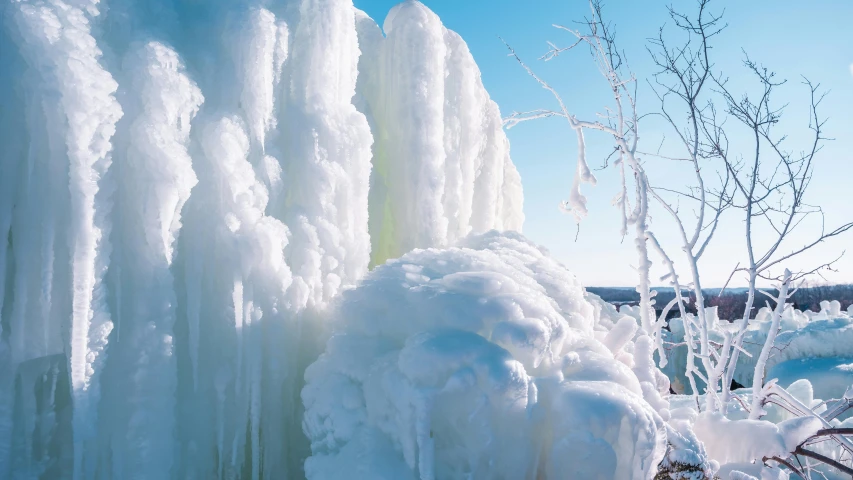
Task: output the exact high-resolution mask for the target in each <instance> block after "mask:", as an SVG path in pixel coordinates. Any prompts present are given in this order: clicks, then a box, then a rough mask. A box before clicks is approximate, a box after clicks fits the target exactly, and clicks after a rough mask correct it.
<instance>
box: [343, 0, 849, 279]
mask: <svg viewBox="0 0 853 480" xmlns="http://www.w3.org/2000/svg"><path fill="white" fill-rule="evenodd" d="M354 1H355V5H356V7H358V8H360V9H362V10H364V11H366V12H367V13H368V14H369V15H370V16H371V17H373V18H374V19H376V20H377V22H378V23H379V24H380V25H381V24H382V21H383V20H384V18H385V14H386V13H387V12H388V10H389V9H390V8H391V7H392V6H393V5H394V4H396V3H397V1H396V0H354ZM423 3H425V4H426V5H427V6H428V7H429V8H431V9H432V10H433V11H435V12H436V13H437V14H438V15H439V17H441V19H442V21H443V22H444V24H445V26H447V27H448V28H449V29H451V30H454V31H456V32H458V33H459V34H460V35H462V37H463V38H464V39H465V41H466V42H467V43H468V46H469V48H470V49H471V52H472V54H473V55H474V58H475V60H476V61H477V63H478V64H479V66H480V70H481V71H482V77H483V83H484V84H485V86H486V89H487V90H488V91H489V94H490V95H491V97H492V99H494V100H495V101H496V102H497V103H498V105H499V106H500V108H501V112H502V114H504V115H506V114H508V113H511V112H512V111H514V110H518V111H525V110H532V109H536V108H554V103H553V100H552V98H551V97H550V96H549V94H548V93H547V92H545V91H544V90H542V89H541V88H539V87H538V85H536V84H535V83H534V82H533V80H532V79H531V78H529V77H528V76H527V75H526V74H525V73H524V71H523V70H521V68H520V67H519V66H518V64H517V63H515V61H514V60H512V59H510V58H508V57H507V56H506V53H507V52H506V49H505V47H504V46H503V44H502V43H501V42H500V40H499V39H498V36H501V37H503V38H504V39H505V40H506V41H507V42H509V43H510V44H511V45H512V46H513V47H514V48H515V49H516V50H517V51H518V53H519V54H520V55H521V56H522V57H523V58H524V59H525V60H527V61H528V63H529V64H531V66H533V67H534V69H535V70H536V71H537V73H539V74H540V76H542V77H544V78H545V79H546V80H547V81H549V82H550V83H551V84H552V85H554V86H555V87H557V88H558V90H559V91H560V92H561V93H562V94H563V96H564V98H565V100H566V101H567V103H568V104H569V105H570V108H571V109H572V110H573V111H574V112H576V114H577V115H578V116H579V117H581V118H584V117H586V118H590V117H593V116H594V114H595V113H596V112H600V111H602V110H603V107H604V106H605V105H606V104H607V101H608V91H607V89H606V88H605V84H604V83H603V82H604V81H603V79H602V78H601V77H600V76H599V75H598V72H597V70H596V68H595V67H594V65H593V64H592V63H591V60H590V58H589V56H588V55H587V54H586V51H584V50H579V51H577V52H570V53H568V54H566V55H563V56H561V57H560V58H559V59H557V60H554V61H551V62H548V63H547V64H546V63H543V62H538V61H536V58H538V57H539V56H540V55H541V54H543V53H544V52H545V51H546V48H547V47H546V43H545V42H546V41H549V40H550V41H553V42H555V43H557V44H558V45H565V44H567V43H568V42H569V41H570V39H569V38H567V36H566V35H564V34H561V33H560V32H559V31H556V30H554V29H553V28H552V27H551V24H552V23H563V24H569V23H571V22H572V21H573V20H580V19H582V18H583V17H584V15H585V14H587V12H588V6H587V2H586V1H584V0H559V1H558V0H531V1H519V0H515V1H511V0H424V1H423ZM668 3H669V2H667V1H663V0H661V1H658V0H643V1H630V0H610V1H609V2H607V3H606V11H605V14H606V16H607V18H608V19H609V20H610V21H611V22H613V24H614V25H615V27H616V30H617V32H618V34H617V39H618V41H620V43H621V47H622V48H623V49H625V50H626V51H627V54H628V59H629V62H630V64H631V68H632V70H633V71H634V72H635V73H636V75H637V77H638V78H640V79H641V80H644V79H645V78H647V77H648V76H649V75H650V74H651V73H652V71H653V69H652V66H651V63H650V61H649V57H648V54H647V53H646V51H645V46H646V39H647V38H648V37H650V36H653V35H656V33H657V29H658V27H659V26H660V25H661V24H663V23H664V22H666V21H667V20H668V16H667V12H666V5H667V4H668ZM673 4H674V6H675V7H676V9H679V10H681V11H693V10H692V9H693V7H694V2H693V1H692V0H676V1H674V2H673ZM723 9H725V14H726V15H725V18H726V21H727V23H728V24H729V27H728V28H727V30H726V31H725V32H724V34H723V35H722V36H721V37H719V38H718V39H717V40H716V42H715V44H714V45H715V50H714V58H715V61H716V63H717V65H718V67H719V68H720V69H721V70H722V71H723V72H724V73H726V74H727V75H728V76H729V77H730V79H731V88H732V90H733V91H742V90H745V89H749V88H750V87H751V86H754V83H752V82H751V80H752V79H751V78H750V77H749V76H748V75H747V74H746V72H745V70H744V69H743V67H742V65H741V60H742V59H743V55H742V53H741V48H743V49H744V50H746V51H747V52H748V53H749V55H750V57H752V58H753V59H755V60H758V61H760V62H761V63H763V64H764V65H766V66H767V67H769V68H771V69H772V70H774V71H776V72H778V74H779V76H781V77H783V78H787V79H789V82H788V84H787V85H786V86H784V87H783V88H782V89H780V90H779V94H778V96H777V98H778V99H779V100H780V102H787V103H789V104H790V106H789V107H788V114H787V116H788V118H789V122H790V127H791V128H790V131H791V139H790V141H791V146H792V147H795V146H796V145H797V143H796V142H797V141H802V140H805V139H806V138H805V137H803V136H801V135H800V133H801V132H803V131H804V128H805V127H806V125H807V123H806V122H807V110H806V109H807V107H808V104H807V97H805V94H806V90H805V87H803V86H802V85H801V84H800V83H799V81H800V75H806V76H808V77H809V78H810V79H811V80H812V81H815V82H820V83H821V85H822V87H823V88H825V89H828V90H830V94H829V96H828V97H827V100H826V101H825V103H824V105H823V109H822V113H823V114H824V115H825V116H827V117H829V123H828V125H827V127H826V128H827V132H828V133H827V135H828V136H830V137H834V138H835V139H836V140H835V141H833V142H830V143H829V144H828V145H827V146H826V148H825V149H824V151H823V152H822V154H821V156H820V158H819V164H818V166H817V169H816V173H815V176H814V179H813V182H812V187H811V190H810V193H809V200H810V201H811V202H812V203H814V204H819V205H822V206H823V208H824V210H825V211H826V214H827V224H828V225H834V224H837V223H840V222H842V221H844V220H845V219H846V220H849V219H851V218H853V193H851V188H850V186H851V184H853V149H851V148H849V146H848V145H849V141H850V138H851V137H853V113H851V112H853V27H851V25H850V20H851V19H853V1H850V0H810V1H808V2H805V1H802V0H750V1H743V0H741V1H734V0H716V1H714V2H712V3H711V11H714V12H720V11H721V10H723ZM639 103H640V110H641V113H642V112H643V111H646V112H648V111H653V110H654V109H655V108H656V107H657V100H656V99H654V98H653V97H652V96H651V92H649V91H642V90H641V92H640V98H639ZM661 134H662V132H661V131H654V130H649V129H647V130H646V131H645V132H644V134H643V141H645V142H647V143H646V144H645V148H646V149H647V150H652V151H654V150H655V149H656V148H657V146H658V144H659V143H660V141H661ZM508 136H509V139H510V142H511V144H512V158H513V160H514V162H515V164H516V165H517V167H518V169H519V171H520V173H521V177H522V182H523V184H524V188H525V206H524V210H525V214H526V222H525V226H524V233H525V234H526V235H527V236H528V237H530V238H531V239H533V240H534V241H536V242H538V243H540V244H542V245H544V246H546V247H547V248H549V249H550V250H551V252H552V253H553V254H554V255H555V256H556V257H557V258H558V259H559V260H561V261H562V262H563V263H565V264H566V265H567V266H568V267H569V268H570V269H571V270H572V271H574V272H575V273H576V274H577V275H578V276H579V277H580V278H581V280H582V281H583V282H584V283H585V284H587V285H613V286H633V285H634V284H635V283H636V275H635V273H634V270H633V267H632V266H633V265H635V264H636V263H635V254H634V250H633V247H632V242H631V241H630V238H626V239H625V241H624V242H623V241H622V239H621V237H620V236H619V220H618V213H617V211H616V209H615V208H614V207H612V206H611V199H612V198H613V196H614V195H615V193H616V192H617V178H616V175H615V172H614V171H611V170H606V171H600V172H596V175H597V176H598V180H599V183H598V186H596V187H589V186H586V188H585V193H586V194H587V197H588V199H589V204H588V206H589V216H588V217H587V219H586V220H584V221H583V223H582V224H581V229H580V234H579V235H578V238H577V241H575V240H574V237H575V232H576V226H575V222H574V220H573V219H572V218H571V217H570V216H568V215H566V214H564V213H562V212H560V210H559V208H558V205H559V202H560V201H561V200H564V199H566V198H567V197H568V191H569V187H570V185H571V181H572V177H573V174H574V165H575V153H576V142H575V137H574V134H573V133H572V132H571V131H570V130H569V129H568V127H567V125H566V124H565V122H564V121H562V120H560V119H551V120H542V121H536V122H528V123H525V124H521V125H519V126H517V127H515V128H513V129H511V130H509V132H508ZM668 138H672V136H671V135H669V136H668ZM587 142H588V144H590V145H591V149H590V152H589V154H590V163H591V165H592V166H593V167H596V166H597V165H599V164H600V162H601V159H603V155H602V153H603V152H605V151H606V149H607V148H609V146H610V142H609V139H608V138H606V137H604V136H601V135H595V134H588V135H587ZM735 147H738V142H737V141H736V142H735ZM740 148H744V149H745V148H746V144H745V143H742V144H740ZM662 162H663V161H657V160H649V163H648V165H647V169H648V170H649V171H650V176H651V177H652V181H653V182H656V181H657V183H658V184H660V183H661V182H664V181H665V182H667V183H671V184H676V185H677V184H679V183H682V184H684V183H685V182H687V181H688V180H689V179H690V176H689V172H681V171H678V170H677V169H673V166H672V165H670V164H666V163H662ZM663 217H664V214H663V213H662V212H655V213H654V219H653V229H654V230H655V232H656V233H657V234H658V236H659V237H670V238H672V237H673V235H672V234H673V233H674V230H672V229H671V225H668V224H667V222H666V221H665V220H664V218H663ZM722 225H723V229H722V231H721V232H720V234H719V235H718V237H717V239H716V242H715V244H714V245H713V247H712V248H711V249H710V250H709V251H708V252H707V253H706V255H705V257H704V259H703V261H702V263H701V264H700V268H701V269H702V271H703V282H704V283H705V286H708V287H712V286H721V284H722V283H723V282H724V281H725V280H726V278H727V277H728V275H729V272H730V271H731V269H732V268H733V267H734V265H735V263H736V262H737V261H738V260H741V259H743V258H745V250H744V246H743V240H742V238H743V222H742V220H741V218H740V214H739V213H735V212H732V213H730V214H729V215H728V216H727V218H725V219H724V223H723V224H722ZM818 226H819V225H818V224H816V223H812V224H811V225H808V226H804V227H803V228H802V229H801V234H802V235H801V236H799V237H795V238H793V239H792V241H791V243H790V244H789V247H790V248H794V247H797V246H798V245H799V244H801V243H802V242H805V241H806V240H807V239H808V238H809V236H810V234H813V233H814V228H817V227H818ZM665 246H666V245H665ZM849 247H853V234H848V235H846V236H844V237H842V238H838V239H836V240H834V241H831V242H827V243H825V244H823V245H822V246H820V247H819V248H818V249H816V250H815V251H814V252H813V254H811V255H809V256H808V257H804V258H803V259H802V260H801V261H800V262H797V263H793V264H791V265H790V267H791V268H792V269H797V268H803V267H806V266H808V265H810V264H814V263H815V262H818V261H820V260H828V259H830V258H834V256H835V255H837V254H838V253H840V252H841V251H842V250H844V249H845V248H846V249H848V250H849V251H848V255H846V256H845V257H844V259H842V261H840V262H839V263H838V264H837V268H838V270H839V271H838V273H836V274H828V275H827V279H828V280H830V281H834V282H853V248H849ZM668 249H669V250H670V251H671V252H672V255H673V258H674V259H675V260H676V263H677V264H679V263H681V264H683V262H681V261H680V258H679V256H678V254H679V251H678V250H677V246H676V245H675V244H674V243H671V242H670V243H669V248H668ZM654 260H655V264H656V265H655V268H656V270H653V276H654V277H655V278H656V277H658V276H659V274H662V273H663V272H662V271H661V270H660V262H659V261H657V259H656V258H654ZM816 280H819V279H816ZM733 283H741V282H738V280H737V278H736V279H735V280H734V281H733Z"/></svg>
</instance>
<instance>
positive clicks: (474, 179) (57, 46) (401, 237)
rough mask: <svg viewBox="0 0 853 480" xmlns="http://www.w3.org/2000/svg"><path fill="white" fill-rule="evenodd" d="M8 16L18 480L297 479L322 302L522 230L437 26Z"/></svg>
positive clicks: (5, 103)
mask: <svg viewBox="0 0 853 480" xmlns="http://www.w3.org/2000/svg"><path fill="white" fill-rule="evenodd" d="M0 19H2V25H0V65H2V68H0V95H2V97H0V98H2V108H0V141H2V150H0V477H2V478H15V479H18V478H21V479H30V478H73V479H90V478H104V479H108V478H114V479H119V478H121V479H132V478H140V479H165V478H180V479H210V478H244V479H249V478H252V479H260V478H275V479H282V478H301V477H302V476H303V473H302V463H303V461H304V459H305V458H306V457H307V456H308V455H309V453H310V451H309V440H308V439H307V438H306V436H305V434H304V433H303V428H302V416H303V406H302V401H301V399H300V391H301V389H302V387H303V383H304V380H303V375H304V371H305V368H306V366H307V365H308V364H310V363H311V362H313V361H314V360H316V358H317V356H318V355H319V353H320V351H321V349H322V348H323V345H324V343H325V341H326V339H327V336H328V334H327V331H326V330H327V328H326V325H325V324H326V318H327V314H326V311H327V307H328V306H329V305H330V302H332V300H334V299H336V298H338V297H339V295H340V293H341V292H342V291H345V290H347V289H348V288H349V287H351V286H352V285H354V284H355V283H356V282H357V281H359V280H360V279H361V278H362V277H364V276H365V275H366V274H367V272H368V268H369V267H372V266H373V265H379V264H382V263H384V262H385V260H387V259H391V258H396V257H399V256H400V255H402V254H404V253H406V252H408V251H410V250H411V249H413V248H417V247H433V246H447V245H451V244H454V243H455V242H457V241H458V240H460V239H461V238H463V237H465V236H466V235H468V234H469V233H482V232H485V231H488V230H491V229H498V230H520V228H521V224H522V222H523V215H522V211H521V203H522V193H521V182H520V179H519V176H518V173H517V171H516V170H515V167H514V166H513V164H512V162H511V160H510V158H509V145H508V142H507V139H506V137H505V135H504V133H503V131H502V130H501V120H500V114H499V112H498V109H497V106H496V104H495V103H494V102H492V101H491V100H490V99H489V97H488V94H487V93H486V92H485V90H484V88H483V85H482V83H481V81H480V78H479V71H478V69H477V66H476V64H475V63H474V60H473V58H472V57H471V54H470V52H469V51H468V49H467V47H466V45H465V43H464V42H463V41H462V39H461V38H460V37H459V36H458V35H456V34H455V33H453V32H451V31H449V30H447V29H446V28H444V27H443V26H442V24H441V22H440V21H439V19H438V17H436V16H435V15H434V14H433V13H432V12H430V11H429V10H428V9H427V8H426V7H424V6H423V5H421V4H420V3H417V2H414V1H409V2H406V3H404V4H402V5H399V6H397V7H395V8H394V9H393V10H392V11H391V13H390V14H389V16H388V18H387V19H386V21H385V24H384V34H383V32H382V31H381V30H380V29H379V27H378V26H377V25H376V24H375V23H374V22H373V20H371V19H369V18H367V17H366V16H365V15H364V14H363V13H362V12H360V11H357V10H356V9H354V8H353V5H352V3H351V0H277V1H261V0H257V1H252V0H240V1H236V0H235V1H230V2H225V1H222V2H197V1H189V0H147V1H142V0H136V1H132V0H105V1H102V2H99V1H98V0H5V1H3V3H2V6H0ZM412 49H417V50H418V51H420V52H423V55H417V56H412V55H409V54H408V53H407V52H409V51H411V50H412Z"/></svg>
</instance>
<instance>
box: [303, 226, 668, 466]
mask: <svg viewBox="0 0 853 480" xmlns="http://www.w3.org/2000/svg"><path fill="white" fill-rule="evenodd" d="M331 322H332V328H334V329H335V334H334V335H333V336H332V337H331V338H330V339H329V341H328V343H327V346H326V351H325V353H324V354H322V355H321V356H320V358H319V359H318V360H317V362H315V363H314V364H313V365H311V366H310V367H309V368H308V370H307V371H306V382H307V384H306V387H305V389H304V390H303V392H302V398H303V401H304V403H305V409H306V414H305V431H306V433H307V434H308V436H309V438H310V440H311V450H312V456H311V457H310V458H309V459H308V461H307V463H306V474H307V476H308V478H311V479H322V478H344V477H346V478H354V479H355V478H362V479H380V478H381V479H392V478H394V479H397V478H419V479H435V478H441V479H453V478H460V479H461V478H506V479H514V478H601V479H631V478H635V479H644V478H651V476H653V475H654V472H656V471H657V465H658V463H659V462H660V460H661V459H662V457H663V454H664V451H665V441H666V434H665V427H664V423H663V421H662V420H661V417H660V416H659V415H658V414H657V413H656V412H655V410H654V409H653V408H652V407H651V406H650V405H649V404H648V403H646V402H645V401H644V400H643V397H642V395H643V392H642V389H641V387H640V382H639V380H638V379H637V376H636V375H635V374H634V372H633V371H632V370H631V369H630V368H629V367H628V366H627V365H625V364H623V363H621V362H619V361H616V360H615V359H614V353H623V352H624V351H623V350H621V347H622V345H621V344H620V345H619V346H618V347H616V346H613V350H611V349H609V348H608V347H607V346H605V344H604V343H602V342H600V341H598V340H596V339H595V335H594V329H595V315H594V307H593V305H591V304H590V303H589V302H587V301H586V300H585V298H584V291H583V289H582V287H581V286H580V284H579V283H578V281H577V280H576V279H575V278H574V276H573V275H571V274H570V273H569V272H568V271H566V270H565V268H564V267H562V266H561V265H559V264H558V263H556V262H554V261H553V260H551V259H550V258H549V257H548V256H547V255H546V254H545V253H543V252H542V251H541V250H539V249H538V248H537V247H535V246H534V245H532V244H531V243H530V242H528V241H527V240H525V239H524V238H523V237H521V236H520V235H516V234H505V235H502V234H498V233H496V232H492V233H487V234H485V235H482V236H474V237H471V238H468V239H466V240H464V241H463V242H462V244H461V246H460V247H459V248H449V249H444V250H436V249H428V250H415V251H413V252H411V253H408V254H406V255H404V256H403V257H402V258H400V259H398V260H393V261H389V262H388V263H386V264H385V265H382V266H380V267H378V268H376V269H375V270H374V271H372V272H371V273H370V274H368V275H367V277H366V278H365V279H364V280H363V282H362V283H361V284H360V286H358V287H357V288H355V289H353V290H349V291H347V292H344V294H343V296H342V297H341V299H340V301H339V303H337V304H336V306H335V308H334V310H333V314H332V317H331ZM634 328H635V329H636V326H635V327H634Z"/></svg>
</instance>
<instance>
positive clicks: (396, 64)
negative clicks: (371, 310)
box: [356, 0, 524, 264]
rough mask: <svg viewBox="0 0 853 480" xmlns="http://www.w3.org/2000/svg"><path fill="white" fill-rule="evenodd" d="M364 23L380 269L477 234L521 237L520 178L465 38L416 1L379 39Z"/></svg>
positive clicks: (363, 97) (364, 80) (392, 17)
mask: <svg viewBox="0 0 853 480" xmlns="http://www.w3.org/2000/svg"><path fill="white" fill-rule="evenodd" d="M357 25H358V35H359V43H360V45H361V48H362V51H363V55H362V58H361V60H360V62H361V63H360V66H359V68H360V76H359V83H358V90H357V92H358V99H357V103H356V104H357V106H358V107H359V109H360V110H361V111H363V112H364V113H365V114H366V115H367V117H368V118H369V119H370V120H371V122H372V126H373V131H374V145H373V151H374V175H373V178H372V184H371V203H370V216H371V218H372V219H374V218H375V219H377V220H376V221H375V222H371V238H372V240H373V245H372V247H373V252H372V253H373V258H372V261H373V263H374V264H379V263H382V262H384V261H385V260H386V259H388V258H395V257H398V256H400V255H401V254H402V253H405V252H407V251H409V250H411V249H412V248H418V247H421V248H422V247H428V246H446V245H452V244H453V243H454V242H456V241H458V240H459V239H461V238H463V237H465V236H466V235H468V234H469V233H472V232H473V233H483V232H485V231H488V230H491V229H499V230H520V229H521V224H522V223H523V221H524V216H523V213H522V210H521V207H522V201H523V196H522V192H521V180H520V178H519V176H518V172H517V171H516V169H515V166H514V165H513V164H512V162H511V161H510V160H509V142H508V141H507V138H506V135H505V133H504V132H503V130H502V127H501V116H500V112H499V111H498V107H497V105H496V104H495V103H494V102H493V101H492V100H491V99H489V95H488V93H486V90H485V88H483V84H482V82H481V80H480V70H479V69H478V68H477V64H476V63H475V62H474V59H473V57H472V56H471V53H470V52H469V51H468V47H467V45H465V42H464V41H463V40H462V38H461V37H459V35H457V34H456V33H455V32H452V31H450V30H448V29H446V28H445V27H444V26H443V25H442V23H441V20H440V19H439V18H438V16H436V15H435V14H434V13H433V12H432V11H430V10H429V9H428V8H427V7H425V6H424V5H423V4H421V3H420V2H416V1H411V0H410V1H406V2H403V3H401V4H399V5H397V6H395V7H394V8H393V9H392V10H391V12H390V13H389V14H388V16H387V18H386V19H385V22H384V25H383V28H382V31H380V29H379V27H378V26H377V25H376V23H375V22H374V21H373V20H372V19H370V18H369V17H367V16H366V15H364V14H363V13H360V12H359V13H358V14H357ZM383 31H384V36H383ZM413 52H417V54H413ZM380 219H381V220H380Z"/></svg>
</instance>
